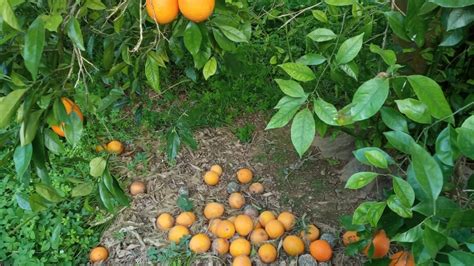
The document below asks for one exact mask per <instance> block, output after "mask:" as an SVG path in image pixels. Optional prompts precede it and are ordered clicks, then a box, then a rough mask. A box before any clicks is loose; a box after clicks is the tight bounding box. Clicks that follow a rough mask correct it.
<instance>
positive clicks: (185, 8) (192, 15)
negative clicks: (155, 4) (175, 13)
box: [178, 0, 215, 23]
mask: <svg viewBox="0 0 474 266" xmlns="http://www.w3.org/2000/svg"><path fill="white" fill-rule="evenodd" d="M178 3H179V10H180V11H181V13H182V14H183V16H185V17H186V18H187V19H189V20H191V21H193V22H196V23H198V22H202V21H204V20H206V19H208V18H209V17H210V16H211V15H212V12H213V11H214V5H215V0H179V1H178Z"/></svg>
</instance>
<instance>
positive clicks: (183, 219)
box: [176, 212, 196, 227]
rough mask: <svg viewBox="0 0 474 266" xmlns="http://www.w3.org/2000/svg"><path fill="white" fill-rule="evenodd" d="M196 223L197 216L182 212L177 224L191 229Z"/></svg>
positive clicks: (177, 218)
mask: <svg viewBox="0 0 474 266" xmlns="http://www.w3.org/2000/svg"><path fill="white" fill-rule="evenodd" d="M195 221H196V215H194V213H192V212H182V213H180V214H179V215H178V216H177V217H176V224H179V225H184V226H186V227H190V226H191V225H192V224H193V223H194V222H195Z"/></svg>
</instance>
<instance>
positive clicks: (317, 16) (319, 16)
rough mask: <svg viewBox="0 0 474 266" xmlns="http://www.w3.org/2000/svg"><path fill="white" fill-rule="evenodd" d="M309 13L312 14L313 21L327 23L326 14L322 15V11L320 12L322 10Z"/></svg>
mask: <svg viewBox="0 0 474 266" xmlns="http://www.w3.org/2000/svg"><path fill="white" fill-rule="evenodd" d="M311 13H312V14H313V17H314V18H315V19H317V20H318V21H320V22H322V23H328V17H327V16H326V13H324V11H322V10H313V11H311Z"/></svg>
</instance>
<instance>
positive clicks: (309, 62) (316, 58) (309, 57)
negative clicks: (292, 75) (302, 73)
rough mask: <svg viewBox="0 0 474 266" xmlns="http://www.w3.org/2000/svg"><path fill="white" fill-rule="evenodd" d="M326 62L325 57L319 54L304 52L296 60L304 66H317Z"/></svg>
mask: <svg viewBox="0 0 474 266" xmlns="http://www.w3.org/2000/svg"><path fill="white" fill-rule="evenodd" d="M324 62H326V58H325V57H324V56H322V55H320V54H305V55H303V56H302V57H300V58H298V59H297V60H296V63H299V64H303V65H306V66H317V65H320V64H322V63H324Z"/></svg>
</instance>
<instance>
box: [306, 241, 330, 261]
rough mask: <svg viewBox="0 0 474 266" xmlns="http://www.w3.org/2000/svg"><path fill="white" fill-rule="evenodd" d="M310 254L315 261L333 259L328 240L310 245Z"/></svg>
mask: <svg viewBox="0 0 474 266" xmlns="http://www.w3.org/2000/svg"><path fill="white" fill-rule="evenodd" d="M309 252H310V253H311V256H313V258H314V259H315V260H317V261H318V262H319V261H322V262H325V261H328V260H330V259H331V257H332V248H331V246H330V245H329V243H328V242H327V241H326V240H316V241H313V242H311V244H310V245H309Z"/></svg>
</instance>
